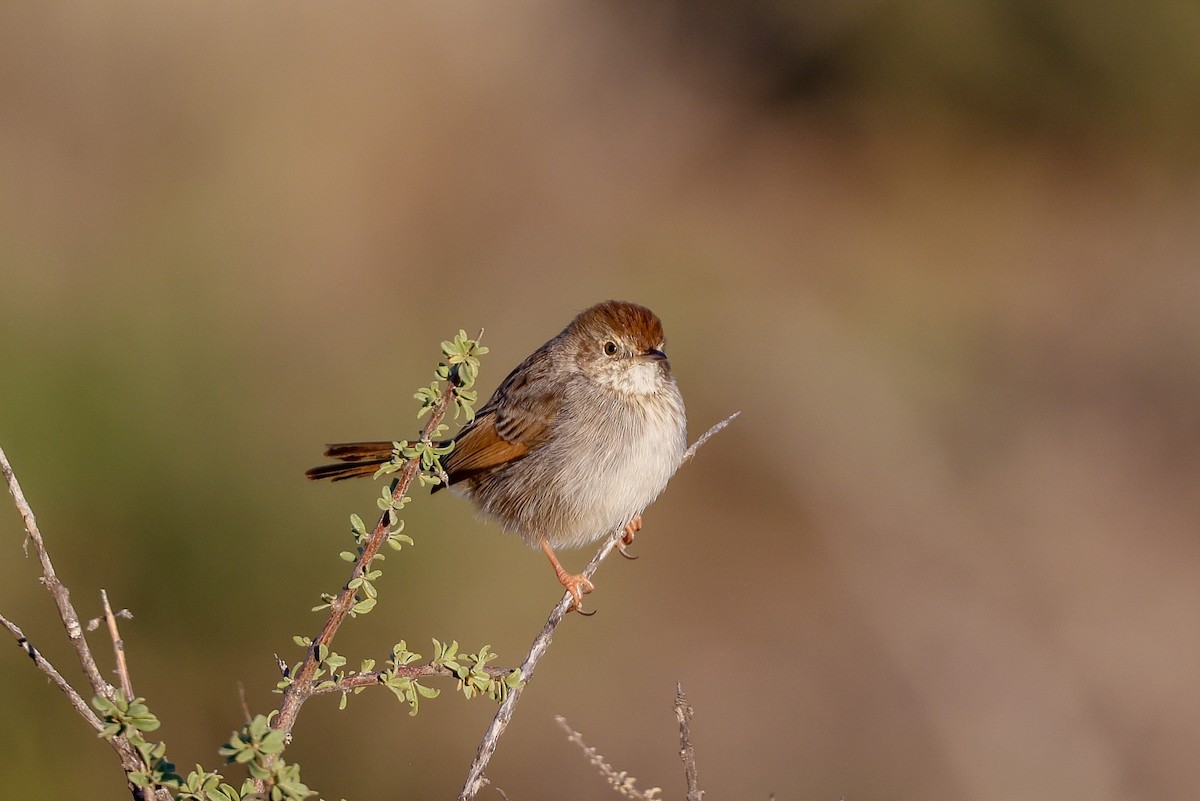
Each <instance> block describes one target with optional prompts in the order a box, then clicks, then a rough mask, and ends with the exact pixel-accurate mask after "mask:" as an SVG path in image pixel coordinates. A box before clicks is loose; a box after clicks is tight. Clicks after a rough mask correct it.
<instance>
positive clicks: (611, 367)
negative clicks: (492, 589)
mask: <svg viewBox="0 0 1200 801" xmlns="http://www.w3.org/2000/svg"><path fill="white" fill-rule="evenodd" d="M663 349H664V338H663V328H662V323H661V321H660V320H659V318H658V316H657V315H655V314H654V312H652V311H650V310H649V309H647V308H645V307H644V306H639V305H637V304H633V303H625V302H622V301H607V302H605V303H601V304H598V305H596V306H593V307H591V308H590V309H587V310H586V311H584V312H582V313H580V314H579V315H578V316H576V317H575V319H574V320H572V321H571V323H570V324H569V325H568V326H567V327H566V328H565V329H563V331H562V332H560V333H559V334H558V335H557V336H555V337H554V338H553V339H551V340H550V341H548V342H546V343H545V344H544V345H542V346H541V347H540V348H538V349H537V350H536V351H534V352H533V353H532V354H530V356H529V357H528V358H527V359H525V360H524V361H523V362H521V364H519V365H517V367H516V368H515V369H514V370H513V371H512V372H511V373H509V374H508V377H507V378H505V379H504V381H503V382H501V384H500V386H499V387H498V388H497V389H496V391H495V392H494V393H493V394H492V397H491V398H490V399H489V400H488V402H487V403H486V404H484V405H483V406H482V407H481V408H480V409H479V411H478V413H477V415H476V417H475V419H474V420H473V421H472V422H471V423H469V424H467V425H466V426H464V427H463V429H462V430H461V431H460V432H459V433H458V436H457V437H455V438H454V450H453V451H452V452H451V453H449V454H448V455H446V456H445V457H443V459H442V466H443V467H444V468H445V470H446V473H447V476H448V478H449V484H450V486H451V488H452V489H453V490H454V491H455V492H456V493H458V494H461V495H464V496H466V497H469V498H471V499H472V500H473V501H475V503H476V504H477V505H478V506H479V508H480V510H481V511H482V512H483V513H485V514H486V515H488V516H489V517H492V518H494V519H496V520H497V521H499V522H500V523H501V524H502V525H503V526H504V527H505V528H507V529H509V530H510V531H514V532H516V533H518V534H520V535H521V537H522V538H523V539H524V540H525V541H526V542H528V543H529V544H530V545H535V546H540V547H541V548H542V549H543V550H544V551H545V552H546V553H547V555H548V556H549V557H550V560H551V562H552V563H553V564H554V566H555V573H556V575H558V577H559V580H560V581H561V582H562V583H563V585H564V586H566V587H567V588H568V589H569V590H571V592H572V594H573V595H574V596H575V598H576V605H577V606H578V605H579V601H580V598H581V596H582V593H583V592H585V591H589V590H590V587H591V584H590V582H588V581H587V580H586V579H583V578H582V577H579V576H572V575H570V574H567V573H566V571H564V570H563V569H562V567H561V565H559V563H558V559H557V558H556V557H555V556H554V552H553V548H554V547H573V546H579V545H584V544H587V543H589V542H593V541H595V540H597V539H599V538H600V537H603V536H604V535H606V534H608V533H609V532H611V531H614V530H616V529H618V528H620V527H628V526H630V525H631V524H632V522H633V521H634V520H635V519H638V520H640V514H641V512H642V510H643V509H644V508H645V507H646V506H647V505H648V504H649V503H650V502H651V501H653V500H654V498H655V497H656V496H657V495H658V494H659V493H660V492H661V491H662V489H663V488H664V487H665V486H666V483H667V480H668V479H669V478H670V477H671V475H672V474H673V473H674V472H675V470H676V468H678V466H679V463H680V461H681V460H682V458H683V452H684V450H685V448H686V436H687V433H686V417H685V414H684V408H683V400H682V398H681V397H680V395H679V390H678V388H677V387H676V385H675V380H674V378H673V377H672V376H671V368H670V364H669V363H668V362H667V358H666V355H665V353H664V350H663ZM325 454H326V456H329V457H331V458H334V459H338V460H341V461H340V462H339V463H337V464H328V465H323V466H321V467H315V468H313V469H311V470H309V471H308V472H307V473H306V475H307V476H308V477H309V478H311V479H322V478H330V479H332V480H334V481H340V480H342V479H345V478H352V477H355V476H362V475H370V474H372V473H374V472H375V471H376V470H377V469H378V468H379V465H381V464H383V463H384V462H385V461H387V460H388V459H390V458H391V456H392V443H391V442H362V443H345V444H338V445H330V446H329V448H328V449H327V450H326V452H325ZM438 489H440V487H436V488H435V489H434V491H435V492H436V491H437V490H438ZM631 536H632V534H631Z"/></svg>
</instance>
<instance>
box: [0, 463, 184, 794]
mask: <svg viewBox="0 0 1200 801" xmlns="http://www.w3.org/2000/svg"><path fill="white" fill-rule="evenodd" d="M0 472H3V473H4V479H5V481H6V482H7V483H8V491H9V492H10V493H11V494H12V496H13V503H14V504H15V505H16V507H17V511H18V512H20V513H21V518H22V519H23V520H24V521H25V534H26V536H25V542H24V546H25V548H26V549H28V546H29V543H30V542H32V543H33V549H34V550H35V551H36V552H37V555H38V560H39V561H40V562H41V564H42V584H44V585H45V586H46V589H47V590H48V591H49V592H50V595H51V597H53V598H54V603H55V605H56V606H57V607H58V615H59V618H61V619H62V622H63V626H65V627H66V629H67V639H68V640H70V642H71V645H72V646H73V647H74V648H75V654H76V656H78V657H79V664H80V667H82V668H83V674H84V676H85V677H86V678H87V680H88V683H89V684H90V685H91V686H92V689H93V690H94V691H95V693H96V694H97V695H103V696H104V697H106V698H112V697H113V695H114V690H113V687H112V685H111V684H109V683H108V682H107V681H105V680H104V677H103V676H102V675H101V674H100V669H99V668H98V667H97V666H96V660H95V658H94V657H93V656H92V651H91V648H89V647H88V643H87V638H86V637H85V636H84V633H83V627H82V626H81V625H80V623H79V615H78V614H76V612H75V607H74V606H72V605H71V592H70V590H68V589H67V588H66V586H65V585H64V584H63V583H62V582H61V581H59V580H58V575H57V574H56V573H55V572H54V564H53V563H52V562H51V561H50V553H49V551H47V550H46V544H45V541H44V540H43V539H42V532H41V531H40V530H39V529H38V525H37V518H35V517H34V515H33V509H31V508H30V506H29V502H28V501H26V500H25V493H23V492H22V491H21V484H20V482H19V481H17V476H16V473H14V472H13V469H12V465H11V464H9V462H8V456H7V455H5V453H4V449H3V448H0ZM26 553H28V550H26ZM110 611H111V610H110ZM0 620H3V621H4V627H5V628H7V629H8V631H9V632H10V633H11V634H12V635H13V636H14V637H16V638H17V644H18V645H20V646H21V648H22V649H23V650H24V651H25V652H26V653H27V654H29V656H30V657H31V658H32V659H33V661H34V664H35V665H37V667H38V668H39V669H40V670H42V671H43V672H44V673H46V675H47V676H49V677H50V679H51V681H53V682H54V683H55V684H56V685H58V687H59V689H61V690H62V691H63V692H64V693H66V694H67V697H68V699H69V700H70V701H71V705H72V706H74V707H75V710H76V711H77V712H79V714H80V715H82V716H83V718H84V720H86V721H87V722H88V724H90V725H91V726H93V727H94V728H96V729H97V730H99V729H102V728H103V727H104V724H103V722H102V721H101V720H100V718H98V717H97V716H96V714H95V713H94V712H92V710H91V708H90V707H89V706H88V705H87V703H86V702H85V701H84V700H83V698H82V696H80V695H79V693H78V692H77V691H76V690H75V689H74V688H73V687H71V685H70V684H69V683H68V682H67V680H66V679H64V678H63V677H62V675H61V674H60V673H59V672H58V671H57V670H55V669H54V668H53V666H51V665H50V663H49V662H47V661H46V660H45V658H43V657H42V656H41V655H40V654H39V653H38V652H37V650H36V649H35V648H34V647H33V646H32V645H31V644H30V643H29V640H27V639H26V638H25V635H24V634H23V633H21V629H20V628H18V627H17V626H16V625H15V624H13V623H10V622H9V621H8V620H4V619H3V618H0ZM108 743H109V745H111V746H112V748H113V750H114V751H116V752H117V756H118V757H119V758H120V760H121V768H122V770H124V771H125V774H126V775H128V774H130V773H133V772H135V771H144V770H145V769H146V767H147V766H146V763H145V760H143V759H142V756H141V754H140V753H138V751H137V750H136V749H135V748H134V747H133V746H132V745H131V744H130V743H129V740H128V738H126V737H125V736H124V735H121V734H118V735H115V736H114V737H111V738H109V740H108ZM129 791H130V793H131V794H132V796H133V798H134V799H135V801H143V799H145V798H155V799H159V801H170V798H171V794H170V793H169V792H168V791H167V790H166V789H165V788H161V787H158V788H149V791H148V792H147V791H146V790H143V789H142V788H141V787H137V786H135V785H133V784H132V783H131V784H130V785H129Z"/></svg>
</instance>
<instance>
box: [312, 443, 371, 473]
mask: <svg viewBox="0 0 1200 801" xmlns="http://www.w3.org/2000/svg"><path fill="white" fill-rule="evenodd" d="M392 448H393V445H392V443H391V442H342V443H339V444H337V445H329V446H327V447H326V448H325V455H326V456H328V457H329V458H331V459H337V460H339V461H337V462H336V463H334V464H323V465H319V466H317V467H311V468H309V469H308V470H305V471H304V475H305V476H307V477H308V478H309V479H311V480H313V481H320V480H322V479H326V478H328V479H330V480H332V481H343V480H345V479H347V478H357V477H358V476H370V475H374V474H375V471H376V470H378V469H379V466H380V465H381V464H383V463H384V462H386V461H388V460H389V459H391V458H392Z"/></svg>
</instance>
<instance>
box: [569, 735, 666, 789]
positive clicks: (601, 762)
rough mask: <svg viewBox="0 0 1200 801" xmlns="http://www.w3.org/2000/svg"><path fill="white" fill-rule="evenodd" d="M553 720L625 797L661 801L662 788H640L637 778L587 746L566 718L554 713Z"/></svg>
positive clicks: (592, 747) (593, 748)
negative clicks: (619, 768) (619, 769)
mask: <svg viewBox="0 0 1200 801" xmlns="http://www.w3.org/2000/svg"><path fill="white" fill-rule="evenodd" d="M554 722H555V723H557V724H558V725H559V727H560V728H561V729H562V730H563V731H565V732H566V733H567V740H568V741H569V742H572V743H575V745H577V746H579V748H580V749H581V750H582V751H583V755H584V756H585V757H587V760H588V762H590V763H592V764H593V765H595V766H596V768H597V769H598V770H599V771H600V775H601V776H603V777H604V778H605V779H607V780H608V783H609V784H611V785H612V787H613V789H614V790H616V791H617V792H618V793H620V794H621V795H623V796H625V797H627V798H635V799H638V801H661V799H662V788H661V787H651V788H650V789H648V790H641V789H639V788H638V786H637V779H635V778H634V777H633V776H630V775H629V772H628V771H624V770H621V771H618V770H617V769H616V768H614V767H613V766H612V765H610V764H609V763H608V762H607V761H606V760H605V759H604V757H603V756H602V755H601V754H600V753H599V752H597V751H596V748H595V747H594V746H589V745H588V744H587V743H585V742H584V741H583V735H582V734H580V733H579V732H577V731H575V730H574V729H572V728H571V726H570V724H569V723H567V719H566V718H564V717H563V716H562V715H556V716H555V717H554Z"/></svg>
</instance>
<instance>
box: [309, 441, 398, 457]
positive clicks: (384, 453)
mask: <svg viewBox="0 0 1200 801" xmlns="http://www.w3.org/2000/svg"><path fill="white" fill-rule="evenodd" d="M325 455H326V456H328V457H329V458H331V459H340V460H342V461H343V462H357V461H359V460H360V459H390V458H392V442H391V441H390V440H389V441H387V442H339V443H336V444H334V445H326V446H325Z"/></svg>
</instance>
